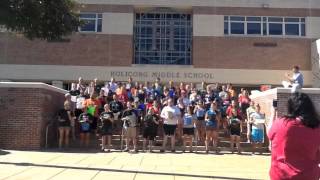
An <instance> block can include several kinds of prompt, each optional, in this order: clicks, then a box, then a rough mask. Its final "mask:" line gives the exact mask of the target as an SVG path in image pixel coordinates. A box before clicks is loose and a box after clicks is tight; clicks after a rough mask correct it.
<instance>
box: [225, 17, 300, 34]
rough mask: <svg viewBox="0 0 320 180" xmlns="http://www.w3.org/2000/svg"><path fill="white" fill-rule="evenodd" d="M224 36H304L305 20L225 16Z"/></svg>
mask: <svg viewBox="0 0 320 180" xmlns="http://www.w3.org/2000/svg"><path fill="white" fill-rule="evenodd" d="M224 34H225V35H261V36H268V35H271V36H305V18H296V17H285V18H284V17H256V16H248V17H243V16H225V17H224Z"/></svg>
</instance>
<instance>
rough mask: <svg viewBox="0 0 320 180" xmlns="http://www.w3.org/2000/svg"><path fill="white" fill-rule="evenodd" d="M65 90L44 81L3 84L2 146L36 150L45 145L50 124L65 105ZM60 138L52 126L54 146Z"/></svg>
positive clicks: (0, 100) (0, 86)
mask: <svg viewBox="0 0 320 180" xmlns="http://www.w3.org/2000/svg"><path fill="white" fill-rule="evenodd" d="M64 93H65V91H64V90H59V89H57V88H55V87H52V86H49V85H45V84H42V83H0V148H3V149H19V150H35V149H40V148H43V147H45V134H46V126H47V124H48V123H49V122H51V121H53V120H55V119H56V114H57V111H58V110H59V109H60V108H61V107H63V101H64ZM56 141H57V128H56V125H53V126H51V127H50V131H49V142H50V145H53V144H55V143H56Z"/></svg>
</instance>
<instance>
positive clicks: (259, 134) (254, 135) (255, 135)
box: [251, 129, 264, 143]
mask: <svg viewBox="0 0 320 180" xmlns="http://www.w3.org/2000/svg"><path fill="white" fill-rule="evenodd" d="M263 137H264V133H263V129H252V131H251V139H252V142H254V143H263Z"/></svg>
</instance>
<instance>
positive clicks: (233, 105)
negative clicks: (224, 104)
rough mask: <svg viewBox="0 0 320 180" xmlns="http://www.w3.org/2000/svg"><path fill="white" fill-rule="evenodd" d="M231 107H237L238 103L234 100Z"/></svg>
mask: <svg viewBox="0 0 320 180" xmlns="http://www.w3.org/2000/svg"><path fill="white" fill-rule="evenodd" d="M231 106H232V107H236V106H237V101H236V100H234V99H233V100H232V101H231Z"/></svg>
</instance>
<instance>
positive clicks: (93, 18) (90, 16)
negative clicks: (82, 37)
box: [79, 13, 102, 32]
mask: <svg viewBox="0 0 320 180" xmlns="http://www.w3.org/2000/svg"><path fill="white" fill-rule="evenodd" d="M80 20H82V21H83V23H84V24H83V25H81V27H80V28H79V31H80V32H101V31H102V14H95V13H81V14H80Z"/></svg>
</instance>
